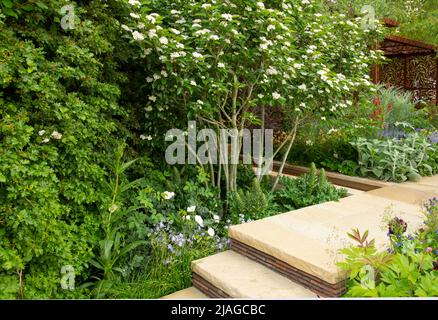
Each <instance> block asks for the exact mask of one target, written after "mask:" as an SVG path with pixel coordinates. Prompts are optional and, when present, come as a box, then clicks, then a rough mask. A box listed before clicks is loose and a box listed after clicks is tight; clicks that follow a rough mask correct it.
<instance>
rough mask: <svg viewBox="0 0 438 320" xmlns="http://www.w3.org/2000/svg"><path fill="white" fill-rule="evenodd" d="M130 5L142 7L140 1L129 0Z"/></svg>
mask: <svg viewBox="0 0 438 320" xmlns="http://www.w3.org/2000/svg"><path fill="white" fill-rule="evenodd" d="M128 3H129V4H130V5H131V6H138V7H140V6H141V3H140V1H138V0H129V1H128Z"/></svg>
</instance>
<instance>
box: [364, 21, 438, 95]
mask: <svg viewBox="0 0 438 320" xmlns="http://www.w3.org/2000/svg"><path fill="white" fill-rule="evenodd" d="M384 23H385V24H386V25H387V26H388V27H397V26H398V25H399V24H398V22H396V21H394V20H390V19H384ZM379 49H380V50H383V51H384V53H385V57H386V58H387V61H386V62H385V63H384V64H383V65H381V66H377V67H375V68H374V70H373V72H372V76H373V81H374V82H375V83H382V84H388V85H391V86H394V87H399V88H401V89H403V90H405V91H408V92H411V93H412V95H413V97H414V99H415V100H416V101H422V102H426V103H432V104H438V55H437V53H438V48H437V47H436V46H434V45H431V44H427V43H424V42H421V41H416V40H412V39H408V38H405V37H400V36H396V35H389V36H386V37H385V40H384V41H383V42H382V43H381V44H380V45H379Z"/></svg>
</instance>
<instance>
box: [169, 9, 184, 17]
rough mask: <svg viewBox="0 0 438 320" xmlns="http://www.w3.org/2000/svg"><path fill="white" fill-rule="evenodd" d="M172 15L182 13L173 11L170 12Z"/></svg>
mask: <svg viewBox="0 0 438 320" xmlns="http://www.w3.org/2000/svg"><path fill="white" fill-rule="evenodd" d="M170 13H171V14H172V15H174V16H175V15H178V14H180V13H181V11H178V10H171V11H170Z"/></svg>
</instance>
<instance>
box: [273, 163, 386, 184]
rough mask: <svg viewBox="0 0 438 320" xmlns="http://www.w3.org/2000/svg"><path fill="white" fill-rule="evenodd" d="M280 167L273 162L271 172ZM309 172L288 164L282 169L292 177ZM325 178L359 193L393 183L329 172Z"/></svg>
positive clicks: (303, 168) (305, 168) (307, 169)
mask: <svg viewBox="0 0 438 320" xmlns="http://www.w3.org/2000/svg"><path fill="white" fill-rule="evenodd" d="M280 166H281V162H280V161H274V162H273V171H274V170H275V171H276V170H278V169H279V168H280ZM309 171H310V169H309V168H307V167H302V166H296V165H290V164H285V166H284V168H283V173H285V174H289V175H293V176H300V175H302V174H304V173H308V172H309ZM318 172H319V170H318ZM326 176H327V179H328V180H329V181H330V182H331V183H333V184H335V185H338V186H341V187H347V188H351V189H356V190H361V191H372V190H376V189H380V188H383V187H388V186H391V185H393V183H390V182H384V181H379V180H374V179H368V178H362V177H351V176H347V175H345V174H341V173H336V172H331V171H326Z"/></svg>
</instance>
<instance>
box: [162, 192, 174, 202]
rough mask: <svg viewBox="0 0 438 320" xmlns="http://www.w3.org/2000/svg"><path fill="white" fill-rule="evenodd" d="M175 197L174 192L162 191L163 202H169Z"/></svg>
mask: <svg viewBox="0 0 438 320" xmlns="http://www.w3.org/2000/svg"><path fill="white" fill-rule="evenodd" d="M174 196H175V192H170V191H164V192H163V197H164V199H165V200H170V199H172V198H173V197H174Z"/></svg>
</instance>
